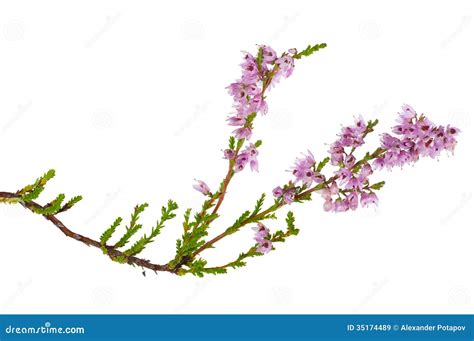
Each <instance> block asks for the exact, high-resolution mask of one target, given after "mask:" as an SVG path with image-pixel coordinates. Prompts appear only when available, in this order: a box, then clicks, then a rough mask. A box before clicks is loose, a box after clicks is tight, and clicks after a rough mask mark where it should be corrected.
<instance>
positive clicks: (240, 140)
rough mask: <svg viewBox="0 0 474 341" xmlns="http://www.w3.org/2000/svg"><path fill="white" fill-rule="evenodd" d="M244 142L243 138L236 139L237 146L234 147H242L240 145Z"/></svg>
mask: <svg viewBox="0 0 474 341" xmlns="http://www.w3.org/2000/svg"><path fill="white" fill-rule="evenodd" d="M244 143H245V139H239V140H238V141H237V148H236V149H240V148H242V146H243V145H244Z"/></svg>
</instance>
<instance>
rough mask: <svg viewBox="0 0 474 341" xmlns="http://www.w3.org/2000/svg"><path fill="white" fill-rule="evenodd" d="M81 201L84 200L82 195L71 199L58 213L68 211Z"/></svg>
mask: <svg viewBox="0 0 474 341" xmlns="http://www.w3.org/2000/svg"><path fill="white" fill-rule="evenodd" d="M81 200H82V196H81V195H77V196H75V197H72V198H71V199H69V201H68V202H67V203H66V204H64V205H63V207H61V209H60V210H59V211H58V213H61V212H66V211H67V210H69V209H71V208H72V207H73V206H74V205H75V204H77V203H78V202H79V201H81Z"/></svg>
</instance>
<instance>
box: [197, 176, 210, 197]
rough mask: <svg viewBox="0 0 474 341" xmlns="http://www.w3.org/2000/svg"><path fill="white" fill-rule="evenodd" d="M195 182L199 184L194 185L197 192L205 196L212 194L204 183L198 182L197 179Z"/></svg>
mask: <svg viewBox="0 0 474 341" xmlns="http://www.w3.org/2000/svg"><path fill="white" fill-rule="evenodd" d="M195 181H196V182H197V183H196V184H194V185H193V188H194V189H195V190H196V191H199V192H201V193H202V194H204V195H208V194H209V193H210V192H211V190H210V189H209V186H208V185H207V184H206V183H205V182H204V181H201V180H196V179H195Z"/></svg>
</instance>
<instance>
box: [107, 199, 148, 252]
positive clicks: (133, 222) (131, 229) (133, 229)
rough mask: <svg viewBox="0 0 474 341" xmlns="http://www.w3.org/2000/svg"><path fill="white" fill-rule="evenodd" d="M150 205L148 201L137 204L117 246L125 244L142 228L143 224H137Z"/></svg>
mask: <svg viewBox="0 0 474 341" xmlns="http://www.w3.org/2000/svg"><path fill="white" fill-rule="evenodd" d="M147 207H148V204H147V203H144V204H141V205H137V206H135V209H134V210H133V213H132V215H131V218H130V225H129V226H128V227H127V228H126V231H125V233H124V235H123V236H122V238H120V240H119V241H118V242H117V243H116V244H115V245H114V247H115V248H119V247H123V246H125V245H126V244H127V243H128V241H129V240H130V238H131V237H132V236H133V235H134V234H135V233H137V232H138V230H140V229H141V228H142V225H141V224H137V221H138V218H139V217H140V214H141V213H142V212H143V211H144V210H145V209H146V208H147Z"/></svg>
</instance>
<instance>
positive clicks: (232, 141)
mask: <svg viewBox="0 0 474 341" xmlns="http://www.w3.org/2000/svg"><path fill="white" fill-rule="evenodd" d="M229 149H230V150H234V149H235V137H234V136H233V135H231V136H230V137H229Z"/></svg>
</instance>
